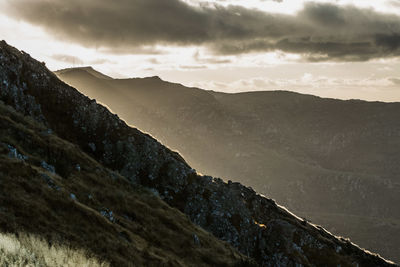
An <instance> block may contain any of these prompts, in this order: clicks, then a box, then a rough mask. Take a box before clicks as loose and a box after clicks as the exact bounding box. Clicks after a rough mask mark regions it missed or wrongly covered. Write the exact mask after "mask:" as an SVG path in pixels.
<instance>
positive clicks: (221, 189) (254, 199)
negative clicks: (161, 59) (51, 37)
mask: <svg viewBox="0 0 400 267" xmlns="http://www.w3.org/2000/svg"><path fill="white" fill-rule="evenodd" d="M0 82H1V84H0V89H1V90H0V100H1V101H2V104H1V105H0V111H1V113H0V114H1V120H0V122H1V128H0V129H1V130H0V137H1V140H0V141H1V145H0V155H1V156H0V162H1V165H0V183H1V185H2V186H1V191H0V208H1V209H0V212H1V216H0V229H1V230H2V231H7V232H21V231H23V232H25V233H34V234H36V235H40V236H43V237H44V238H46V239H47V240H49V241H51V242H54V241H58V242H61V243H71V244H72V245H74V246H76V247H81V248H85V249H87V250H89V251H90V252H92V253H94V254H95V255H97V256H98V257H100V258H101V259H104V260H108V261H110V262H111V264H112V265H115V266H121V265H130V264H131V265H143V264H144V263H146V264H150V265H151V264H154V265H160V264H165V265H171V266H176V265H195V266H198V265H211V266H216V265H228V266H231V265H235V264H239V265H250V264H251V262H250V261H249V260H248V259H247V258H246V257H245V256H248V257H250V258H252V259H254V260H255V262H256V263H257V264H258V265H262V266H302V265H303V266H337V265H341V266H392V265H393V264H391V263H389V262H387V261H385V260H384V259H382V258H380V257H379V256H377V255H373V254H371V253H369V252H366V251H364V250H362V249H360V248H359V247H357V246H355V245H354V244H352V243H351V242H349V241H348V240H346V239H343V238H337V237H335V236H333V235H331V234H330V233H328V232H326V231H325V230H324V229H323V228H321V227H316V226H314V225H312V224H310V223H308V222H307V221H304V220H302V219H299V218H297V217H296V216H294V215H293V214H291V213H289V212H288V211H286V210H285V209H284V208H282V207H280V206H278V205H277V204H276V203H275V202H274V201H272V200H270V199H267V198H265V197H263V196H260V195H258V194H256V192H254V191H253V190H252V189H250V188H247V187H244V186H242V185H241V184H239V183H233V182H228V183H225V182H223V181H222V180H221V179H216V178H212V177H209V176H201V175H199V174H197V173H196V172H195V171H194V170H193V169H192V168H191V167H190V166H189V165H188V164H187V163H186V162H185V161H184V160H183V159H182V157H181V156H180V155H179V154H178V153H176V152H173V151H171V150H169V149H168V148H166V147H164V146H163V145H161V144H160V143H159V142H157V141H156V140H155V139H153V138H152V137H150V136H148V135H146V134H143V133H142V132H140V131H139V130H137V129H135V128H130V127H128V126H127V125H126V124H125V123H124V122H123V121H121V120H120V119H119V118H118V117H117V116H116V115H113V114H112V113H110V112H109V111H108V110H107V109H106V108H105V107H103V106H101V105H98V104H97V103H96V101H94V100H91V99H89V98H87V97H85V96H84V95H82V94H81V93H79V92H78V91H77V90H76V89H74V88H72V87H70V86H68V85H66V84H64V83H63V82H61V81H60V80H59V79H58V78H57V77H56V76H55V75H54V74H53V73H52V72H50V71H49V70H47V68H46V67H45V66H44V65H43V64H42V63H39V62H37V61H35V60H33V59H32V58H31V57H30V56H29V55H27V54H25V53H21V52H20V51H18V50H17V49H15V48H12V47H10V46H8V45H7V44H6V43H5V42H1V43H0ZM157 196H160V198H158V197H157ZM183 213H185V214H186V216H185V215H184V214H183ZM189 218H190V220H189ZM192 223H194V224H196V225H198V226H200V227H202V229H204V230H206V231H204V230H202V229H200V228H199V227H197V226H194V224H192ZM211 234H212V235H211ZM221 240H222V241H226V242H227V243H229V244H230V245H228V244H226V243H224V242H222V241H221ZM231 246H233V247H235V248H236V249H237V250H239V251H240V252H241V253H242V254H239V253H238V252H236V250H234V249H233V248H232V247H231ZM243 255H245V256H243Z"/></svg>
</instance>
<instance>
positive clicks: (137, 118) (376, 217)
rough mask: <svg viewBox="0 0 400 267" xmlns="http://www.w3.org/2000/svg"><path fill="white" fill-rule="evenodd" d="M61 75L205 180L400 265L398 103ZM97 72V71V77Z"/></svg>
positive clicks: (79, 71) (87, 71)
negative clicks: (224, 182)
mask: <svg viewBox="0 0 400 267" xmlns="http://www.w3.org/2000/svg"><path fill="white" fill-rule="evenodd" d="M93 72H94V70H93V69H91V68H76V69H66V70H62V71H59V72H56V74H57V75H58V76H59V77H60V78H61V79H62V80H64V81H65V82H67V83H69V84H71V85H73V86H75V87H76V88H78V89H79V90H80V91H81V92H82V93H84V94H86V95H88V96H89V97H92V98H95V99H96V100H98V101H99V102H101V103H104V104H105V105H107V106H108V107H109V108H110V109H111V110H112V111H113V112H116V113H117V114H119V115H120V116H121V117H122V118H123V119H124V120H125V121H126V122H127V123H129V124H131V125H134V126H135V127H138V128H139V129H141V130H143V131H146V132H148V133H150V134H151V135H153V136H154V137H156V138H157V139H158V140H160V141H161V142H162V143H164V144H166V145H168V146H169V147H171V148H172V149H176V150H178V151H179V152H180V153H181V154H182V155H183V156H184V158H185V159H186V160H187V161H188V162H189V163H190V164H191V165H192V166H194V167H195V168H196V169H197V170H199V171H200V172H203V173H206V174H210V175H214V176H220V177H224V178H230V179H233V180H235V181H240V182H242V183H244V184H247V185H250V186H253V187H254V188H255V189H256V190H257V191H258V192H260V193H263V194H265V195H267V196H269V197H272V198H274V199H276V200H277V201H278V202H279V203H282V204H283V205H285V206H287V207H289V209H291V210H292V211H294V212H296V213H298V214H300V215H302V216H304V217H307V218H309V219H311V220H312V221H313V222H316V223H320V224H323V225H324V226H326V227H327V228H328V229H329V230H331V231H333V232H334V233H337V234H341V235H344V236H349V237H351V238H352V240H354V241H355V242H357V243H359V244H360V245H361V246H363V247H366V248H368V249H371V250H374V251H377V252H380V253H381V254H382V255H384V256H386V257H388V258H391V259H394V260H397V261H400V258H399V255H400V249H399V248H400V240H399V238H398V237H399V236H400V209H399V208H398V206H397V203H399V202H400V164H399V163H400V160H399V158H400V120H399V114H400V104H399V103H380V102H365V101H359V100H350V101H342V100H334V99H323V98H319V97H315V96H311V95H301V94H297V93H291V92H285V91H279V92H249V93H238V94H225V93H217V92H212V91H205V90H201V89H198V88H188V87H184V86H182V85H180V84H175V83H169V82H165V81H163V80H161V79H160V78H159V77H150V78H143V79H138V78H135V79H109V77H106V78H102V75H101V74H96V75H93ZM96 73H97V72H96Z"/></svg>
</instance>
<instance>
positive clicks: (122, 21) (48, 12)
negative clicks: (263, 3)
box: [4, 0, 400, 61]
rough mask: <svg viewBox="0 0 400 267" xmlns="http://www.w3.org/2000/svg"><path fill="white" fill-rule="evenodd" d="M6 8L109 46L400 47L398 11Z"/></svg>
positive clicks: (355, 53) (23, 3) (356, 57)
mask: <svg viewBox="0 0 400 267" xmlns="http://www.w3.org/2000/svg"><path fill="white" fill-rule="evenodd" d="M4 8H6V9H7V12H8V14H10V15H11V16H13V17H16V18H19V19H22V20H25V21H27V22H30V23H32V24H35V25H40V26H42V27H43V28H45V29H46V30H47V31H49V32H51V33H52V34H55V35H56V36H59V37H61V38H63V39H66V40H70V41H73V42H76V43H79V44H82V45H84V46H86V47H97V48H101V49H105V50H107V51H110V52H113V51H115V52H118V53H120V52H121V51H125V52H126V53H130V51H132V52H134V51H138V49H139V48H140V47H141V46H152V45H159V44H161V45H179V46H189V45H201V46H206V47H209V48H210V49H212V51H214V53H216V54H223V55H229V54H242V53H248V52H262V51H276V50H280V51H284V52H290V53H297V54H301V55H302V56H303V58H305V59H306V60H309V61H364V60H369V59H374V58H382V57H395V56H398V55H399V53H400V17H398V16H396V15H389V14H383V13H378V12H376V11H374V10H372V9H361V8H357V7H354V6H336V5H334V4H326V3H306V4H305V6H304V9H303V10H302V11H300V12H298V13H297V14H295V15H283V14H273V13H266V12H263V11H259V10H255V9H248V8H245V7H241V6H228V7H223V6H219V5H210V4H208V5H207V4H204V5H199V6H193V5H188V4H187V3H185V2H182V1H180V0H168V1H165V0H113V1H109V0H86V1H81V0H68V1H65V0H53V1H47V0H35V1H31V0H8V1H6V5H5V7H4Z"/></svg>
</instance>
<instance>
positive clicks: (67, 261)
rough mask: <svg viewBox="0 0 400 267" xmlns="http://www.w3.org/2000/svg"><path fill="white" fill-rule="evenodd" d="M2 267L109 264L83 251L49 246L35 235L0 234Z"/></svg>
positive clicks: (92, 266) (0, 260)
mask: <svg viewBox="0 0 400 267" xmlns="http://www.w3.org/2000/svg"><path fill="white" fill-rule="evenodd" d="M0 266H10V267H14V266H15V267H17V266H32V267H33V266H35V267H36V266H37V267H39V266H40V267H41V266H52V267H53V266H54V267H58V266H82V267H97V266H100V267H107V266H110V265H109V264H108V263H105V262H100V261H99V260H98V259H96V258H95V257H90V256H88V255H87V253H86V252H85V251H83V250H75V249H72V248H70V247H68V246H62V245H58V244H57V245H49V244H48V243H47V242H46V241H45V240H43V239H41V238H39V237H35V236H33V235H25V234H22V235H18V237H17V236H15V235H12V234H0Z"/></svg>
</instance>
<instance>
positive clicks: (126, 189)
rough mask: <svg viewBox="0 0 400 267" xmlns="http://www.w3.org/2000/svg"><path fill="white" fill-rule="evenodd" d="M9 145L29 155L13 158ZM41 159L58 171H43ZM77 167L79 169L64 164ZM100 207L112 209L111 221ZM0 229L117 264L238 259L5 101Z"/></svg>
mask: <svg viewBox="0 0 400 267" xmlns="http://www.w3.org/2000/svg"><path fill="white" fill-rule="evenodd" d="M9 145H11V146H13V147H15V148H16V149H17V151H18V154H20V155H24V156H27V157H28V159H26V160H21V159H18V158H15V157H13V156H12V155H11V156H10V148H9ZM43 161H45V162H46V163H48V164H51V165H54V166H55V169H56V172H55V173H52V172H50V171H48V170H46V169H44V168H43V167H42V162H43ZM76 164H79V166H80V170H78V169H73V170H71V169H68V167H67V166H71V165H73V166H74V165H76ZM71 194H74V195H75V197H76V200H74V199H73V198H72V197H71ZM102 211H103V213H104V212H107V213H108V214H110V213H109V212H110V211H112V218H111V217H109V216H108V217H107V215H105V216H103V215H101V212H102ZM0 230H1V231H5V232H11V233H19V232H27V233H32V234H35V235H38V236H40V237H43V238H44V239H45V240H47V241H50V242H57V243H63V244H70V245H71V246H72V247H76V248H79V249H84V250H88V251H89V252H90V253H94V254H95V255H96V256H97V257H99V258H100V259H101V260H105V261H108V262H110V263H111V264H112V265H115V266H129V265H144V264H146V265H148V264H150V265H160V264H165V265H166V266H187V265H196V266H199V265H213V266H215V265H234V264H236V263H238V262H239V261H241V258H242V256H241V255H240V254H239V253H238V252H236V251H235V250H234V249H233V248H231V247H230V246H229V245H227V244H226V243H224V242H222V241H219V240H217V239H216V238H214V237H213V236H212V235H211V234H209V233H207V232H205V231H204V230H202V229H200V228H199V227H196V226H195V225H193V224H192V223H191V222H190V220H189V219H188V218H187V217H186V216H185V215H183V214H182V213H180V212H179V211H178V210H176V209H173V208H171V207H169V206H168V205H167V204H165V203H164V202H163V201H161V200H160V199H159V198H158V197H156V196H154V195H153V194H151V193H150V192H149V191H147V190H145V189H143V188H133V187H132V185H131V184H130V183H128V182H127V181H126V179H124V178H122V177H120V176H119V175H118V174H117V173H114V172H111V171H110V170H108V169H106V168H104V167H103V166H102V165H100V164H99V163H97V162H96V161H95V160H93V159H92V158H90V157H89V156H88V155H86V154H85V153H84V152H82V151H81V150H80V149H79V148H78V147H77V146H76V145H74V144H71V143H69V142H66V141H64V140H63V139H60V138H58V137H57V136H55V135H53V134H51V133H50V134H49V132H48V129H45V128H44V127H43V126H41V125H38V124H37V123H35V122H33V121H32V120H31V119H30V118H28V117H22V116H20V115H19V114H17V113H15V112H14V111H13V110H12V109H11V108H8V107H6V106H4V105H2V104H0ZM196 237H198V238H199V240H200V244H198V243H197V242H196Z"/></svg>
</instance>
